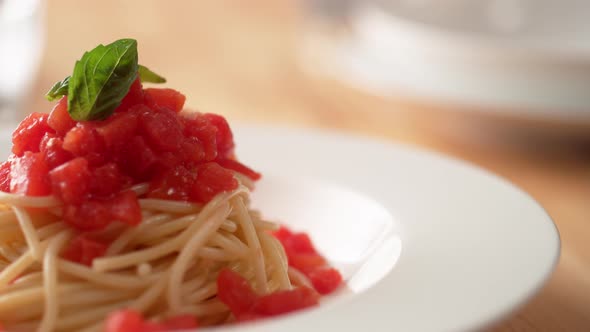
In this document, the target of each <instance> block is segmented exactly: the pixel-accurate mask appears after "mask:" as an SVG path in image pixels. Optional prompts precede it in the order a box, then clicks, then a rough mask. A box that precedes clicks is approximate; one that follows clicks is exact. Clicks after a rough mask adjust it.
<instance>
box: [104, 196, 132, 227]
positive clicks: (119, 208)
mask: <svg viewBox="0 0 590 332" xmlns="http://www.w3.org/2000/svg"><path fill="white" fill-rule="evenodd" d="M106 204H107V205H108V206H110V208H111V215H112V218H113V220H118V221H121V222H124V223H126V224H129V225H131V226H135V225H139V223H141V207H140V206H139V201H138V200H137V195H135V192H133V191H131V190H127V191H123V192H121V193H119V194H117V195H115V196H113V197H112V198H111V199H109V200H107V201H106Z"/></svg>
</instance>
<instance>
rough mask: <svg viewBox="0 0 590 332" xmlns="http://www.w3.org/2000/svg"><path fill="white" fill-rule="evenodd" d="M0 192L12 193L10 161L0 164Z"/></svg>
mask: <svg viewBox="0 0 590 332" xmlns="http://www.w3.org/2000/svg"><path fill="white" fill-rule="evenodd" d="M0 191H3V192H5V193H8V192H10V161H5V162H3V163H2V164H0Z"/></svg>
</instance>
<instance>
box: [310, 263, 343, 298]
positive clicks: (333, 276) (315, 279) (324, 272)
mask: <svg viewBox="0 0 590 332" xmlns="http://www.w3.org/2000/svg"><path fill="white" fill-rule="evenodd" d="M308 277H309V279H310V280H311V283H312V284H313V288H315V290H316V291H318V293H320V294H322V295H325V294H330V293H332V292H333V291H334V290H336V288H338V286H340V284H341V283H342V275H340V272H338V271H337V270H336V269H334V268H320V269H316V270H314V271H311V272H309V273H308Z"/></svg>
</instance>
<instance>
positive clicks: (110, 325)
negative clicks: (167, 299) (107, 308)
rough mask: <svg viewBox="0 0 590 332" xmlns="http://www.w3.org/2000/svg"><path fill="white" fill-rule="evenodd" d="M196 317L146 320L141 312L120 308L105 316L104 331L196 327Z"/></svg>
mask: <svg viewBox="0 0 590 332" xmlns="http://www.w3.org/2000/svg"><path fill="white" fill-rule="evenodd" d="M197 327H198V323H197V319H196V318H195V317H194V316H190V315H180V316H176V317H172V318H169V319H167V320H165V321H164V322H162V323H156V322H150V321H146V320H145V319H144V317H143V316H142V315H141V313H139V312H137V311H135V310H132V309H122V310H118V311H115V312H113V313H111V314H110V315H109V316H108V317H107V321H106V324H105V332H166V331H181V330H187V329H196V328H197Z"/></svg>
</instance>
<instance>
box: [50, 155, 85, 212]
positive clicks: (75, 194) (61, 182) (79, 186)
mask: <svg viewBox="0 0 590 332" xmlns="http://www.w3.org/2000/svg"><path fill="white" fill-rule="evenodd" d="M49 178H50V180H51V187H52V189H53V193H54V194H55V195H56V196H57V197H59V198H61V199H62V200H63V201H64V203H66V204H80V203H82V202H84V201H85V200H86V198H87V196H88V189H89V182H90V171H89V169H88V161H87V160H86V159H85V158H82V157H77V158H75V159H72V160H70V161H68V162H66V163H65V164H63V165H61V166H58V167H56V168H54V169H53V170H51V171H50V172H49Z"/></svg>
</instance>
